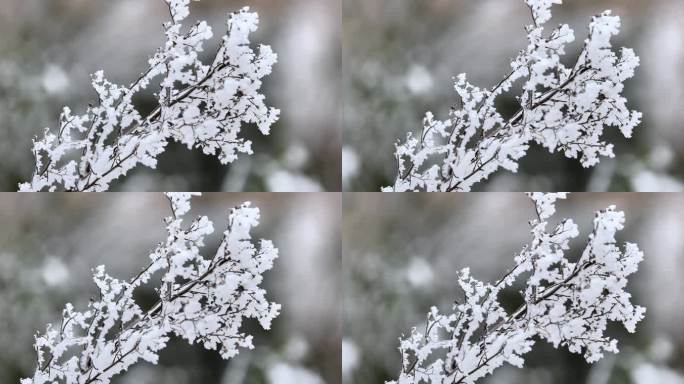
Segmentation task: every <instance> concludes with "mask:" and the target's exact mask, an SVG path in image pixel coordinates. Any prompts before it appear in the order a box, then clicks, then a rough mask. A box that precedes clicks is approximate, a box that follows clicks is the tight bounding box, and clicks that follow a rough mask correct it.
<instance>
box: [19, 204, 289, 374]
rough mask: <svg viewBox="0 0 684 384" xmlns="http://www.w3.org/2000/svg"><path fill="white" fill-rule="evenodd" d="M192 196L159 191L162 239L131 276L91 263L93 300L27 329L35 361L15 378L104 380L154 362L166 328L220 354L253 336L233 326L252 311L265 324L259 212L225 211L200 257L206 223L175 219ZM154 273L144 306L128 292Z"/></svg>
mask: <svg viewBox="0 0 684 384" xmlns="http://www.w3.org/2000/svg"><path fill="white" fill-rule="evenodd" d="M191 195H192V194H191V193H168V194H167V196H168V198H169V200H170V202H171V208H172V215H171V216H169V217H167V218H166V219H165V222H166V225H167V232H168V237H167V239H166V241H165V242H163V243H160V244H159V245H158V246H157V248H156V249H155V250H154V251H153V252H152V253H151V254H150V255H149V258H150V262H149V264H148V265H147V266H146V267H145V268H143V269H142V270H141V272H140V273H139V274H138V275H137V276H135V277H133V278H132V279H130V280H128V281H124V280H118V279H116V278H113V277H111V276H109V275H108V274H107V273H106V272H105V267H104V266H99V267H97V268H96V269H95V270H94V275H93V280H94V281H95V284H96V285H97V286H98V288H99V291H100V293H99V298H98V299H91V301H90V303H89V304H88V309H87V310H86V311H84V312H79V311H76V310H75V309H74V307H73V305H71V304H67V305H66V307H65V309H64V311H63V318H62V322H61V324H60V325H59V327H54V326H52V325H48V326H47V329H46V331H45V333H44V334H42V335H37V336H36V343H35V349H36V352H37V354H38V359H37V368H36V371H35V373H34V375H33V378H27V379H23V380H22V381H21V383H22V384H43V383H64V384H87V383H99V384H106V383H109V382H110V379H111V378H112V377H113V376H115V375H117V374H118V373H120V372H122V371H125V370H126V369H128V367H129V366H131V365H132V364H135V363H136V362H138V361H140V360H145V361H148V362H150V363H153V364H156V363H157V360H158V353H159V351H161V350H162V349H163V348H164V347H165V346H166V343H167V341H168V340H169V337H170V335H172V334H175V335H177V336H179V337H182V338H183V339H185V340H187V341H188V342H189V343H191V344H194V343H198V344H202V345H203V346H204V347H205V348H207V349H212V350H219V352H220V354H221V357H223V358H224V359H229V358H231V357H233V356H235V355H237V354H238V352H239V350H238V348H239V347H245V348H253V345H252V336H251V335H248V334H246V333H243V332H241V331H240V327H241V325H242V321H243V320H244V319H247V318H253V319H257V320H258V321H259V323H260V324H261V326H262V327H263V328H264V329H269V328H270V326H271V321H272V320H273V319H274V318H275V317H276V316H278V313H279V311H280V305H279V304H275V303H272V302H269V301H268V300H267V299H266V291H265V290H264V289H263V288H261V287H260V284H261V283H262V280H263V273H264V272H266V271H268V270H269V269H271V268H272V267H273V261H274V259H275V258H276V257H277V256H278V251H277V249H276V248H274V246H273V243H272V242H271V241H269V240H261V241H260V242H259V243H258V245H257V244H254V243H253V242H252V238H251V235H250V230H251V229H252V227H254V226H256V225H258V221H259V210H258V209H257V208H252V207H250V204H249V203H245V204H243V205H242V206H240V207H237V208H234V209H233V210H232V211H231V213H230V216H229V221H228V226H227V229H226V231H225V232H224V233H223V239H222V241H221V243H220V245H219V248H218V250H217V251H216V253H215V254H214V255H213V256H212V257H211V258H205V257H203V256H202V255H201V254H200V248H201V247H202V246H203V245H204V239H205V237H206V236H207V235H209V234H211V233H212V232H213V231H214V228H213V224H212V222H211V221H210V220H209V219H208V218H207V217H206V216H201V217H198V218H196V219H195V220H193V221H192V222H191V223H189V225H184V224H183V220H184V215H185V214H186V213H187V212H188V211H189V210H190V202H189V199H190V197H191ZM154 274H161V281H160V285H159V286H158V288H156V292H157V293H158V301H157V302H156V303H155V304H153V305H151V306H150V307H149V308H143V307H142V306H141V305H140V304H139V303H137V302H136V300H135V298H134V293H135V290H136V289H138V288H139V287H141V286H143V285H145V284H147V283H150V281H151V280H152V275H154Z"/></svg>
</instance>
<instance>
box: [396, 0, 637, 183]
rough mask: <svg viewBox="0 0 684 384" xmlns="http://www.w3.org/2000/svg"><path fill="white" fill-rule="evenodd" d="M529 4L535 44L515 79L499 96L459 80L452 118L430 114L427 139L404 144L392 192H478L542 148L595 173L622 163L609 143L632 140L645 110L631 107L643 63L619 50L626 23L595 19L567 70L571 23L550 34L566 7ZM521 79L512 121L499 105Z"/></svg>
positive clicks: (515, 68)
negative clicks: (608, 132)
mask: <svg viewBox="0 0 684 384" xmlns="http://www.w3.org/2000/svg"><path fill="white" fill-rule="evenodd" d="M525 3H526V4H527V6H528V7H530V9H531V12H532V17H533V21H534V23H533V25H529V26H527V39H528V40H529V44H528V46H527V48H525V49H523V50H522V51H521V52H520V53H519V54H518V56H517V57H516V58H515V60H513V62H511V72H510V73H509V74H508V75H506V76H505V77H504V78H503V79H502V80H501V81H500V82H499V83H498V84H497V85H496V86H494V87H493V88H491V89H489V90H487V89H482V88H478V87H476V86H474V85H472V84H470V83H469V82H468V81H467V80H466V75H465V74H460V75H458V76H457V77H456V79H455V82H454V88H455V90H456V93H457V94H458V96H459V97H460V105H459V106H458V107H453V108H452V109H451V112H450V114H449V118H447V119H446V120H436V119H435V117H434V116H433V114H432V113H429V112H428V113H427V114H426V116H425V119H424V120H423V130H422V132H421V133H420V135H419V136H416V135H414V134H413V133H409V134H408V136H407V138H406V141H405V142H403V143H400V144H397V149H396V153H395V156H396V160H397V168H398V170H397V177H396V179H395V182H394V185H393V186H390V187H386V188H383V191H386V192H406V191H442V192H456V191H469V190H471V188H472V186H473V185H474V184H477V183H479V182H481V181H482V180H485V179H487V178H488V177H489V175H491V174H492V173H494V172H496V171H497V170H498V169H499V168H503V169H506V170H508V171H511V172H516V171H517V170H518V160H520V158H522V157H523V156H525V154H526V153H527V150H528V148H529V146H530V144H531V143H533V142H534V143H537V144H539V145H542V146H543V147H545V148H546V149H548V150H549V152H552V153H553V152H562V153H563V154H564V155H565V156H567V157H569V158H579V161H580V162H581V164H582V165H583V166H584V167H591V166H594V165H596V164H598V163H599V160H600V157H601V156H608V157H613V156H614V154H613V145H612V144H610V143H607V142H605V141H603V139H602V135H603V132H604V130H605V128H606V127H609V126H611V127H617V128H618V129H619V130H620V132H621V133H622V134H623V135H624V136H625V137H627V138H629V137H631V136H632V130H633V129H634V128H635V127H636V126H637V125H639V123H640V122H641V113H640V112H637V111H630V110H629V109H628V108H627V100H626V99H625V98H624V97H623V96H622V91H623V89H624V85H623V83H624V81H625V80H627V79H629V78H631V77H633V76H634V70H635V69H636V68H637V67H638V66H639V58H638V57H637V56H636V55H635V54H634V51H633V50H631V49H629V48H622V49H621V50H620V53H619V55H618V54H616V53H615V52H613V50H612V46H611V42H610V39H611V37H612V36H614V35H617V34H618V33H619V30H620V18H619V17H617V16H613V15H612V14H611V12H610V11H605V12H604V13H602V14H600V15H598V16H595V17H594V18H593V19H592V21H591V23H590V24H589V36H588V37H587V39H586V40H585V41H584V47H583V49H582V51H581V53H580V55H579V57H578V59H577V61H576V62H575V64H574V65H573V66H572V67H567V66H565V65H564V64H563V63H561V59H560V58H561V56H562V55H564V54H565V46H566V44H568V43H571V42H573V41H574V40H575V35H574V32H573V30H572V29H571V28H570V27H569V26H568V25H561V26H559V27H557V28H555V29H553V30H552V31H551V33H549V34H545V33H544V31H545V25H544V24H545V23H546V22H547V21H549V19H550V18H551V11H550V8H551V6H552V5H553V4H560V3H561V0H525ZM518 81H520V83H521V85H522V92H521V93H520V94H518V95H516V96H515V97H516V100H517V102H518V104H519V109H518V111H517V112H516V113H514V114H513V115H512V116H511V117H504V116H503V115H502V114H501V113H500V112H499V111H497V109H496V106H495V104H496V98H497V97H499V96H501V95H502V94H504V93H507V92H510V91H511V89H512V87H513V85H514V84H516V83H517V82H518Z"/></svg>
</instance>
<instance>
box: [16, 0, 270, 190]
mask: <svg viewBox="0 0 684 384" xmlns="http://www.w3.org/2000/svg"><path fill="white" fill-rule="evenodd" d="M164 1H165V2H166V4H167V5H168V7H169V12H170V14H171V17H172V21H170V22H167V23H165V24H164V30H165V34H166V43H165V44H164V46H163V47H162V48H160V49H159V50H157V52H156V54H155V55H154V56H153V57H152V58H151V59H150V60H149V68H148V69H147V70H146V71H145V72H144V73H142V74H141V75H140V77H139V78H138V79H137V80H136V81H135V82H133V83H132V84H131V85H130V86H128V87H124V86H119V85H116V84H113V83H111V82H109V81H108V80H106V79H105V77H104V74H103V72H102V71H99V72H97V73H95V74H94V75H93V82H92V84H93V87H94V88H95V91H96V92H97V95H98V103H97V105H95V106H93V105H91V106H89V107H88V109H87V111H86V113H85V114H83V115H74V114H72V111H71V110H70V109H69V108H68V107H65V108H64V111H63V112H62V114H61V117H60V127H59V130H58V131H56V132H54V131H51V130H50V129H49V128H48V129H46V130H45V134H44V136H43V137H42V138H41V139H40V140H39V139H35V140H34V146H33V153H34V156H35V158H36V169H35V171H34V175H33V178H32V180H31V181H30V182H27V183H22V184H20V186H19V189H20V190H21V191H41V190H49V191H55V190H61V189H64V190H69V191H104V190H107V189H108V188H109V184H110V183H111V182H112V181H113V180H115V179H117V178H119V177H121V176H123V175H125V174H126V173H127V172H128V171H129V170H131V169H133V168H134V167H136V166H137V165H139V164H142V165H145V166H148V167H152V168H154V167H156V164H157V157H158V156H159V155H160V154H161V153H162V152H164V150H165V147H166V145H167V143H168V142H169V140H174V141H177V142H179V143H183V144H185V145H186V146H187V147H188V148H200V149H201V150H202V151H203V152H204V153H205V154H207V155H216V156H218V158H219V160H220V161H221V163H223V164H227V163H231V162H233V161H234V160H235V159H237V156H238V154H239V153H247V154H251V153H252V149H251V142H250V141H249V140H246V139H244V138H243V137H242V135H241V132H240V131H241V129H242V126H243V124H251V123H253V124H256V126H257V127H258V129H259V131H261V133H262V134H265V135H266V134H268V133H269V130H270V127H271V125H272V124H273V123H274V122H275V121H276V120H277V119H278V115H279V114H280V111H279V110H278V109H275V108H269V107H267V106H266V105H265V104H264V98H265V97H264V95H262V94H260V93H259V89H260V88H261V79H262V78H263V77H264V76H266V75H268V74H270V73H271V68H272V66H273V64H274V63H275V62H276V60H277V56H276V54H275V53H274V52H273V51H272V50H271V47H269V46H267V45H261V46H260V47H259V49H258V51H254V50H253V49H252V48H251V47H250V41H249V34H250V33H251V32H254V31H255V30H256V29H257V26H258V23H259V18H258V15H257V14H256V13H251V12H249V8H243V9H242V10H240V11H239V12H236V13H232V14H231V15H230V16H229V18H228V22H227V32H226V34H225V36H223V39H222V41H221V43H220V45H219V48H218V51H217V52H216V54H215V55H214V58H213V60H211V62H210V63H209V64H204V63H203V62H202V61H200V60H199V55H200V53H201V52H202V51H203V43H204V41H206V40H208V39H210V38H211V37H212V36H213V32H212V30H211V27H209V26H208V25H207V23H206V22H205V21H202V22H198V23H196V24H194V25H192V26H190V27H185V26H184V25H183V24H182V23H183V20H184V19H185V18H186V17H187V16H188V15H189V9H188V4H189V2H190V1H189V0H164ZM158 76H161V86H160V89H159V92H158V93H157V94H156V97H157V99H158V100H157V101H158V107H157V108H156V109H155V110H154V111H152V112H151V113H150V114H149V115H147V116H141V115H140V114H139V112H138V111H137V110H136V108H135V106H134V103H133V98H134V97H136V96H137V95H138V94H140V93H141V92H142V91H144V90H145V89H146V88H147V87H148V86H149V85H150V82H151V81H152V80H153V79H155V78H156V77H158Z"/></svg>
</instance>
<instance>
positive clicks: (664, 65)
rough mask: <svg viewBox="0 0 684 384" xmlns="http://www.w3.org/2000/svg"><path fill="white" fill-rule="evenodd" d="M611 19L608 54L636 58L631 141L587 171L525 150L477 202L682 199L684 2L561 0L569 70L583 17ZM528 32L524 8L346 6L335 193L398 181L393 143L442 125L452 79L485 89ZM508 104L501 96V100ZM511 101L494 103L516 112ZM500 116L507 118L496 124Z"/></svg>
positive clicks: (399, 1) (385, 0)
mask: <svg viewBox="0 0 684 384" xmlns="http://www.w3.org/2000/svg"><path fill="white" fill-rule="evenodd" d="M606 9H612V10H613V11H614V12H615V13H616V14H618V15H620V16H621V17H622V21H623V27H622V33H621V34H620V35H619V36H617V37H616V38H614V40H613V42H614V46H615V47H622V46H627V47H632V48H634V49H635V50H636V52H637V54H638V55H639V56H640V57H641V63H642V65H641V67H640V68H639V69H638V71H637V74H636V76H635V78H633V79H631V80H629V81H627V82H626V89H625V91H624V95H625V96H626V97H627V99H628V100H629V106H630V108H632V109H637V110H640V111H642V112H643V114H644V121H643V123H642V124H641V125H640V126H639V127H638V128H637V129H636V130H635V134H634V137H633V138H632V139H630V140H627V139H625V138H624V137H622V136H621V135H620V134H619V133H618V132H616V131H617V130H616V129H608V130H607V132H606V135H605V137H606V138H607V139H609V140H610V141H611V142H613V143H615V153H616V155H617V158H616V159H604V160H602V161H601V164H600V165H599V166H598V167H596V168H592V169H583V168H582V167H581V165H580V164H579V162H577V161H576V160H572V159H566V158H565V157H564V156H563V155H552V154H549V153H548V152H547V151H546V150H544V149H542V148H540V147H538V146H533V148H532V149H531V150H530V151H529V152H528V156H527V157H525V158H524V159H523V160H522V161H521V166H520V171H519V173H518V174H512V173H510V172H506V171H500V172H497V173H495V174H494V175H492V176H493V177H492V178H490V180H489V181H487V182H485V183H482V184H479V185H477V186H476V187H477V188H476V190H480V191H521V190H522V191H526V190H528V191H531V190H535V191H546V190H548V191H597V192H600V191H679V190H682V189H683V187H684V129H682V128H684V127H683V124H682V121H684V109H683V108H682V99H683V98H684V83H683V81H682V75H681V73H682V72H683V71H684V24H683V23H682V22H681V20H682V18H684V2H682V1H680V0H650V1H640V0H566V1H564V4H563V5H562V6H554V7H553V8H552V11H553V15H554V18H553V19H552V20H551V21H550V22H549V23H548V24H547V25H548V26H549V27H554V26H556V25H558V24H561V23H567V24H569V25H570V26H571V27H572V28H573V29H574V30H575V36H576V40H577V41H576V42H575V43H574V44H572V45H571V46H569V47H568V48H569V49H568V55H567V58H568V59H566V60H568V61H569V60H574V59H576V57H577V55H578V54H579V50H580V48H581V44H582V42H583V41H584V39H585V37H586V35H587V26H588V24H589V21H590V20H591V17H592V16H593V15H595V14H598V13H600V12H602V11H604V10H606ZM529 23H530V15H529V10H528V8H527V7H526V6H525V5H524V4H523V1H522V0H516V1H511V0H481V1H469V0H421V1H413V0H373V1H365V0H344V1H343V20H342V25H343V28H342V29H343V34H342V46H343V48H342V51H343V57H344V66H343V95H344V99H343V102H344V106H345V107H344V111H343V115H344V118H343V121H344V123H343V125H344V143H343V155H342V157H343V160H342V162H343V175H342V176H343V180H344V182H343V184H344V190H356V191H377V190H379V188H380V187H381V186H387V185H391V184H392V182H393V180H394V177H395V175H396V162H395V160H394V144H395V142H396V141H397V140H398V139H401V140H404V139H405V137H406V133H407V132H419V131H420V129H421V127H422V123H421V122H422V118H423V117H424V115H425V112H427V111H433V112H434V113H435V116H437V117H438V118H440V119H443V118H445V117H446V116H447V114H448V111H449V108H450V107H451V106H452V105H454V104H455V103H456V100H457V98H456V94H455V92H454V90H453V87H452V82H451V79H452V77H453V76H456V75H458V74H459V73H462V72H466V73H467V74H468V76H469V77H468V79H469V80H470V81H471V82H473V83H474V84H475V85H478V86H480V87H486V88H489V87H491V86H493V85H494V84H496V83H497V82H498V81H499V80H500V79H501V78H502V77H503V76H504V75H505V73H506V72H507V71H508V70H509V69H510V66H509V63H510V60H511V59H512V58H514V57H515V55H516V54H517V52H518V51H519V50H521V49H523V48H525V47H526V45H527V40H526V39H525V33H524V30H523V27H524V25H527V24H529ZM509 98H510V97H509ZM513 103H514V100H513V99H512V98H510V100H503V102H502V103H501V104H502V105H503V106H504V112H506V111H505V108H506V107H505V106H508V108H513V106H514V105H515V104H513ZM504 114H505V113H504Z"/></svg>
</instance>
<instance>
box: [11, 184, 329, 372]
mask: <svg viewBox="0 0 684 384" xmlns="http://www.w3.org/2000/svg"><path fill="white" fill-rule="evenodd" d="M244 201H252V203H253V204H254V205H255V206H257V207H259V208H260V209H261V224H260V225H259V226H258V227H256V228H255V229H254V230H253V231H252V236H253V238H254V239H259V238H265V239H272V240H273V241H274V243H275V245H276V246H277V247H278V248H279V250H280V258H278V259H277V260H276V262H275V266H274V268H273V269H272V270H271V271H269V272H267V273H266V274H265V280H264V283H263V285H264V287H265V288H266V290H267V292H268V295H267V296H268V299H269V300H271V301H275V302H277V303H280V304H282V312H281V315H280V316H279V317H278V318H277V319H276V320H275V321H274V322H273V328H272V330H271V331H268V332H264V331H263V330H262V329H261V328H260V326H259V325H258V323H257V322H256V321H252V320H249V321H246V322H245V324H244V325H243V330H245V331H247V332H249V333H251V334H253V335H255V341H254V344H255V349H254V350H251V351H250V350H242V351H241V352H240V354H239V355H238V356H237V357H235V358H233V359H231V360H229V361H224V360H222V359H221V358H220V356H219V355H218V353H216V351H209V350H205V349H204V348H203V347H202V346H199V345H189V344H188V343H187V342H185V341H183V340H179V339H176V338H174V339H172V341H171V342H170V343H169V345H168V347H167V348H166V349H164V350H163V351H162V352H161V354H160V360H159V365H158V366H154V365H150V364H148V363H138V364H135V365H134V366H132V367H131V368H130V369H129V371H128V372H126V373H123V374H121V375H118V376H117V377H116V379H115V381H113V383H115V384H157V383H167V384H191V383H226V384H228V383H230V384H235V383H250V384H251V383H256V384H260V383H265V384H271V383H278V384H283V383H285V384H290V383H292V384H295V383H296V384H323V383H329V384H339V383H340V374H339V372H340V361H341V360H340V353H341V352H340V340H341V324H342V320H341V304H340V303H341V300H342V299H341V280H340V279H341V276H340V273H339V270H340V269H341V259H340V257H341V256H340V246H341V245H340V236H339V232H340V220H341V219H340V203H341V202H340V195H339V194H331V193H324V194H288V193H282V194H264V193H256V194H239V193H235V194H211V193H210V194H205V195H204V196H202V197H199V198H193V202H192V206H193V210H192V211H191V212H190V213H189V214H188V215H189V216H188V217H192V216H195V215H207V216H209V218H210V219H211V220H212V221H213V222H214V228H215V230H216V233H215V234H213V235H212V236H211V237H210V238H209V239H208V240H209V241H207V242H206V243H207V245H206V247H205V249H204V252H203V254H205V255H206V256H207V257H208V256H209V255H210V254H211V252H213V251H215V249H216V247H217V246H218V242H219V241H220V234H221V233H222V232H223V230H224V229H225V228H226V219H227V212H228V210H229V209H230V208H232V207H234V206H237V205H239V204H241V203H242V202H244ZM169 214H170V209H169V204H168V201H167V200H166V198H165V197H164V196H163V195H162V194H156V193H125V194H123V193H102V194H80V195H76V194H18V193H4V194H0V228H3V230H2V231H0V350H1V351H3V352H2V353H0V382H2V383H18V382H19V378H20V377H27V376H32V374H33V371H34V369H35V361H36V357H35V351H34V350H33V342H34V339H33V335H34V334H35V332H36V331H41V332H43V331H44V330H45V325H46V324H47V323H48V322H52V323H58V322H59V321H60V319H61V310H62V308H63V307H64V305H65V303H67V302H71V303H73V304H74V306H75V307H76V308H77V309H84V308H85V307H86V306H87V304H88V300H89V298H90V297H91V296H92V295H94V294H96V293H97V287H96V286H95V284H94V283H93V282H92V271H91V270H92V268H94V267H96V266H98V265H101V264H104V265H106V267H107V270H108V272H109V273H110V274H112V276H114V277H117V278H121V279H125V278H127V277H132V276H134V275H135V274H137V272H139V271H140V268H142V267H143V266H144V265H145V264H146V263H147V261H148V258H147V255H148V254H149V252H150V251H151V250H152V249H154V247H155V246H156V244H157V243H158V242H160V241H164V239H165V238H166V231H165V226H164V224H163V222H162V219H163V218H164V217H166V216H168V215H169ZM145 288H146V289H148V290H150V292H148V294H149V296H147V297H153V296H152V295H153V292H152V291H151V288H152V286H151V285H148V286H147V287H145ZM145 296H146V295H145V294H144V293H143V294H142V295H141V297H145Z"/></svg>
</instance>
